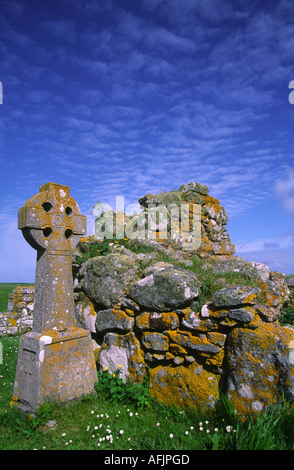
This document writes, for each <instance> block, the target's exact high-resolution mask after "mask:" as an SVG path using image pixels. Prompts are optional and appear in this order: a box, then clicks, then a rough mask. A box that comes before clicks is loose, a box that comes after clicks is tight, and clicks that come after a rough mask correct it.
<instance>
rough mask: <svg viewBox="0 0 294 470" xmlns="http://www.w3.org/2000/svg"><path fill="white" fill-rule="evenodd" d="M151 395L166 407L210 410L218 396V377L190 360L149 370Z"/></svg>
mask: <svg viewBox="0 0 294 470" xmlns="http://www.w3.org/2000/svg"><path fill="white" fill-rule="evenodd" d="M149 373H150V386H149V392H150V395H151V396H152V397H153V398H155V399H156V400H158V401H159V402H161V403H163V404H165V405H168V406H178V407H180V408H192V409H194V410H198V411H200V410H201V411H203V410H207V409H213V408H214V407H215V405H216V402H217V400H218V398H219V386H218V385H219V376H218V375H215V374H213V373H211V372H207V370H205V369H204V368H203V367H202V366H201V365H199V364H197V363H196V362H193V363H192V364H190V365H188V366H184V365H176V366H173V365H168V366H163V367H162V366H158V367H154V368H151V369H150V372H149Z"/></svg>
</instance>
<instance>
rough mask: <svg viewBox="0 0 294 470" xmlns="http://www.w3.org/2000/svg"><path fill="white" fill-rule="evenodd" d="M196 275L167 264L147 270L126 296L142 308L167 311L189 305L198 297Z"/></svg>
mask: <svg viewBox="0 0 294 470" xmlns="http://www.w3.org/2000/svg"><path fill="white" fill-rule="evenodd" d="M199 286H200V284H199V281H198V279H197V276H196V274H194V273H193V272H191V271H188V270H186V269H183V268H179V267H178V266H174V265H172V264H169V263H164V262H159V263H156V264H154V265H153V266H151V267H150V268H147V269H146V270H145V271H144V273H143V278H142V279H140V280H139V281H137V282H136V283H134V284H132V286H131V287H130V290H129V293H128V296H129V297H130V298H131V299H133V300H134V301H135V302H137V303H138V304H140V305H141V306H143V307H146V308H149V309H153V310H158V311H168V310H170V309H175V308H178V307H182V306H185V305H188V304H190V303H191V302H192V301H193V300H194V299H195V298H197V297H198V295H199Z"/></svg>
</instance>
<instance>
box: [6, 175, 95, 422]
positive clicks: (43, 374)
mask: <svg viewBox="0 0 294 470" xmlns="http://www.w3.org/2000/svg"><path fill="white" fill-rule="evenodd" d="M18 228H19V229H21V230H22V233H23V235H24V237H25V239H26V240H27V242H28V243H29V244H30V245H31V246H32V247H33V248H35V249H36V250H37V264H36V282H35V308H34V319H33V331H31V332H29V333H26V334H25V335H23V336H22V337H21V339H20V345H19V353H18V362H17V369H16V377H15V384H14V392H13V402H12V403H14V404H15V405H18V407H19V408H20V409H22V410H23V411H25V412H30V413H34V412H35V411H36V410H37V408H38V407H39V406H40V405H42V404H44V403H46V402H64V401H69V400H72V399H74V398H77V397H80V396H83V395H87V394H89V393H91V392H92V391H93V389H94V383H95V381H96V380H97V372H96V366H95V361H94V355H93V349H92V341H91V337H90V332H89V331H87V330H84V329H81V328H77V327H76V319H75V314H74V297H73V281H72V265H71V249H72V248H73V247H74V246H76V244H77V243H78V241H79V239H80V237H81V235H83V234H85V233H86V217H85V216H83V215H81V213H80V209H79V207H78V205H77V203H76V202H75V201H74V199H72V198H71V197H70V196H69V187H68V186H62V185H58V184H55V183H47V184H45V185H43V186H41V187H40V193H39V194H37V195H36V196H33V197H32V198H30V199H29V200H28V201H27V203H26V204H25V205H24V207H21V208H20V209H19V213H18Z"/></svg>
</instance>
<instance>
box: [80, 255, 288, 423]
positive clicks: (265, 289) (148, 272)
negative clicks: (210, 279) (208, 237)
mask: <svg viewBox="0 0 294 470" xmlns="http://www.w3.org/2000/svg"><path fill="white" fill-rule="evenodd" d="M119 251H120V249H119V248H117V252H116V249H115V248H114V249H113V253H111V254H109V255H107V256H100V257H96V258H93V259H90V260H88V261H86V262H85V263H84V265H82V267H81V268H80V270H79V273H78V275H77V278H76V291H77V292H79V294H78V296H77V304H76V314H77V317H78V319H79V325H80V326H82V327H84V328H87V329H89V330H90V331H91V332H92V335H93V339H94V340H95V351H96V359H97V365H98V368H99V369H100V370H104V369H105V368H106V367H107V368H108V370H109V371H110V372H111V373H113V372H115V371H116V370H118V369H120V371H121V373H122V376H123V377H124V378H126V377H129V378H130V379H131V381H134V382H140V381H142V380H143V379H144V377H145V374H147V373H148V374H149V380H150V393H151V395H152V396H153V397H155V398H156V399H158V400H159V401H161V402H163V403H165V404H169V405H172V404H175V405H177V406H180V407H185V406H190V407H192V408H195V409H198V408H201V409H205V408H214V406H215V405H216V403H217V400H218V398H219V395H220V393H221V392H227V393H228V395H229V397H230V399H231V402H232V405H233V407H234V408H235V409H236V411H237V412H239V413H240V414H251V413H256V412H258V411H260V410H262V409H264V408H265V407H266V406H268V405H270V404H271V403H275V402H277V401H279V400H280V399H282V395H283V394H285V395H286V396H288V397H290V398H293V397H294V330H293V329H292V328H286V327H281V326H280V325H279V322H278V317H279V313H280V310H281V307H282V305H283V304H284V302H285V300H286V299H287V298H288V295H289V290H288V288H287V286H286V284H285V282H284V277H283V275H281V274H279V273H274V272H270V271H269V269H268V268H267V267H266V266H264V265H260V264H257V263H248V262H244V261H241V260H236V262H235V263H236V264H234V262H233V261H232V260H227V261H226V262H224V260H222V261H221V264H220V263H217V262H214V263H213V268H214V270H215V271H219V272H222V273H223V272H228V271H229V270H233V271H234V272H236V271H239V272H242V271H243V272H244V273H247V276H249V273H250V275H251V276H253V277H254V282H253V284H254V286H252V285H251V286H248V285H232V286H227V287H225V288H223V289H220V290H219V291H216V292H215V293H214V294H213V296H212V298H211V300H210V301H208V302H206V303H204V304H201V302H199V295H200V293H201V289H202V288H203V286H202V285H201V283H200V282H199V280H198V277H197V274H195V273H194V272H192V271H190V270H189V269H185V268H182V267H180V266H178V265H175V264H171V263H166V262H161V261H159V262H156V261H155V262H154V263H153V264H151V266H149V267H147V268H146V269H143V270H140V269H139V264H138V261H139V259H140V258H138V259H137V260H136V259H135V256H139V255H134V253H132V256H127V252H126V250H125V251H124V253H125V254H120V253H119Z"/></svg>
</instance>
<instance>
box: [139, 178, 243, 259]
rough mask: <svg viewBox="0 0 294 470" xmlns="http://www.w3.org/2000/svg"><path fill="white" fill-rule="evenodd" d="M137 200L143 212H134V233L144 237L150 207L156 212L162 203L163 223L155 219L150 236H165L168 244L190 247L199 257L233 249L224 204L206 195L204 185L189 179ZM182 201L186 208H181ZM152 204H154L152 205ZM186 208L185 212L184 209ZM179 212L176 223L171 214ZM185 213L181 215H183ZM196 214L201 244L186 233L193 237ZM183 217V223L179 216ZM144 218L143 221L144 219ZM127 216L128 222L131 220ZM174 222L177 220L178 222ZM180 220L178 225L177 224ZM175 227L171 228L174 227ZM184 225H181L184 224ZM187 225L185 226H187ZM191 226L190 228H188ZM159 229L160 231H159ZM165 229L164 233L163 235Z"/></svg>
mask: <svg viewBox="0 0 294 470" xmlns="http://www.w3.org/2000/svg"><path fill="white" fill-rule="evenodd" d="M139 203H140V204H141V206H142V207H143V208H144V211H143V213H141V214H139V215H137V216H134V220H136V219H137V223H138V225H139V230H138V236H142V235H143V238H145V237H146V236H147V237H148V234H147V232H146V230H145V227H146V225H147V224H146V221H147V219H148V214H149V212H150V211H151V212H152V211H154V212H156V211H157V212H158V211H159V208H160V207H162V206H164V208H166V209H167V212H165V209H164V210H162V211H163V213H164V214H166V218H167V223H166V226H165V225H164V224H163V223H161V224H160V223H159V224H158V226H155V228H154V229H153V231H151V232H152V237H153V238H157V239H159V240H160V239H165V241H167V242H169V243H170V244H171V245H172V246H174V247H176V248H180V249H184V250H189V251H193V252H194V253H196V254H197V255H199V256H201V257H208V256H214V257H216V258H222V257H230V256H232V255H233V254H234V253H235V247H234V245H233V243H231V241H230V237H229V234H228V232H227V229H226V225H227V222H228V216H227V214H226V211H225V209H224V207H222V206H221V205H220V203H219V201H218V200H217V199H215V198H213V197H211V196H209V190H208V187H207V186H204V185H201V184H200V183H189V184H185V185H182V186H181V187H180V188H179V189H178V190H175V191H170V192H164V193H160V194H157V195H153V194H147V195H146V196H144V197H142V198H140V199H139ZM184 205H186V208H185V209H183V210H182V208H183V207H184ZM196 205H199V206H201V207H200V211H199V210H196V211H195V206H196ZM154 206H155V207H154ZM186 209H188V215H187V214H186V213H185V210H186ZM177 211H178V214H179V216H177V217H178V219H177V221H176V223H174V222H173V221H174V220H175V214H177ZM184 214H185V215H184ZM199 214H201V215H200V220H199V223H200V229H201V230H200V231H201V244H200V246H199V244H198V243H197V242H196V243H194V242H193V243H191V240H190V236H191V234H192V238H193V237H195V233H198V232H195V233H194V232H193V230H194V228H195V227H196V224H197V222H196V221H198V219H199ZM185 218H187V223H186V222H185V223H183V224H182V222H183V220H185ZM144 219H145V222H144ZM134 220H132V219H131V221H130V222H131V223H134ZM178 222H181V223H180V224H179V223H178ZM181 224H182V226H181ZM176 226H177V227H178V228H176V229H175V227H176ZM184 227H185V228H184ZM187 227H188V230H187ZM192 227H193V230H192ZM162 229H163V232H164V234H162V233H161V231H162ZM166 232H167V235H166Z"/></svg>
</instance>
